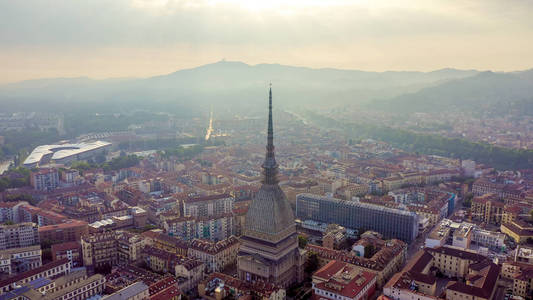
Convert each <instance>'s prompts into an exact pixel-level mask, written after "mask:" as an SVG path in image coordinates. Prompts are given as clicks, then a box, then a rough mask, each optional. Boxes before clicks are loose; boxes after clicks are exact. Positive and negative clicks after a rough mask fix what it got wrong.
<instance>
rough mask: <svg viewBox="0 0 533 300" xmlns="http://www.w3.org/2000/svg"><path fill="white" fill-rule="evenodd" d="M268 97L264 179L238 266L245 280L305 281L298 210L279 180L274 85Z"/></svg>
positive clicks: (249, 218) (248, 219) (248, 220)
mask: <svg viewBox="0 0 533 300" xmlns="http://www.w3.org/2000/svg"><path fill="white" fill-rule="evenodd" d="M268 98H269V99H268V130H267V145H266V155H265V161H264V162H263V165H262V168H263V180H262V185H261V188H260V189H259V191H258V192H257V194H256V196H255V197H254V199H253V200H252V204H251V205H250V208H249V209H248V213H247V214H246V218H245V224H244V229H243V235H242V237H241V246H240V249H239V256H238V257H237V267H238V272H239V277H240V278H241V279H242V280H245V281H265V282H270V283H273V284H276V285H280V286H283V287H287V286H289V285H290V284H292V283H295V282H300V281H302V279H303V270H302V269H303V263H304V258H303V256H302V255H301V254H300V250H299V249H298V237H297V234H296V225H295V222H294V214H293V212H292V209H291V207H290V205H289V202H288V201H287V197H286V196H285V193H283V191H282V190H281V188H280V186H279V184H278V178H277V174H278V164H277V163H276V158H275V155H274V129H273V124H272V87H270V90H269V97H268Z"/></svg>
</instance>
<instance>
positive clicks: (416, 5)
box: [0, 0, 533, 80]
mask: <svg viewBox="0 0 533 300" xmlns="http://www.w3.org/2000/svg"><path fill="white" fill-rule="evenodd" d="M532 13H533V8H531V7H530V4H529V2H528V1H522V0H509V1H498V0H440V1H426V0H410V1H407V0H397V1H392V0H350V1H348V0H328V1H323V0H322V1H318V0H291V1H282V0H270V1H257V0H107V1H106V0H91V1H72V0H27V1H2V0H0V64H4V65H7V64H8V63H9V66H10V67H12V68H13V67H16V66H17V64H18V65H19V66H20V68H19V69H25V68H31V63H35V60H37V59H40V64H42V65H43V68H44V66H46V65H48V66H49V67H50V68H55V69H57V68H58V66H65V67H67V65H68V64H70V63H74V62H75V61H76V60H78V61H79V60H80V59H88V58H87V55H90V54H91V53H94V54H96V53H98V54H99V55H102V56H101V57H100V58H98V59H97V58H90V59H91V61H94V62H95V63H96V61H98V63H99V64H102V63H103V61H106V60H107V64H108V65H109V66H110V67H109V68H112V67H113V66H116V67H117V68H122V70H123V72H126V70H127V69H128V68H126V67H125V65H127V64H128V63H127V62H126V60H125V59H128V58H129V59H131V60H130V64H141V65H142V64H143V63H144V62H141V61H139V59H140V58H143V59H150V57H151V56H150V54H149V53H158V55H159V56H160V57H161V58H166V60H167V62H164V63H168V60H169V57H172V55H173V53H175V55H176V56H177V57H180V58H183V59H184V62H183V63H181V64H179V63H177V64H176V62H175V61H172V62H173V63H174V64H172V65H170V66H169V68H170V67H172V68H176V67H180V66H190V64H191V63H192V62H195V63H199V62H207V61H214V60H217V59H220V58H222V57H228V58H229V57H232V58H234V59H238V60H240V59H246V58H248V59H250V61H248V62H251V63H261V62H280V63H286V64H300V65H308V66H330V67H346V68H366V69H370V70H372V69H374V70H383V69H393V68H401V69H427V68H432V67H435V68H439V67H448V66H449V67H473V68H476V67H477V68H499V69H511V68H516V67H517V66H518V65H519V63H520V62H519V61H518V59H517V58H516V56H518V55H521V59H522V63H523V64H525V65H524V67H530V66H531V65H532V64H533V54H527V53H528V52H532V53H533V15H532ZM117 49H120V50H117ZM37 50H38V51H37ZM121 51H122V54H115V53H120V52H121ZM310 51H312V52H310ZM524 53H526V54H525V55H524ZM117 55H119V56H121V57H116V56H117ZM495 55H500V57H495ZM501 55H505V57H501ZM32 56H35V60H34V59H33V58H32ZM65 56H66V57H67V58H68V57H72V59H71V60H72V62H66V60H65V59H66V58H64V57H65ZM304 58H305V59H304ZM151 59H153V60H157V59H158V58H157V56H155V57H152V58H151ZM8 60H9V61H8ZM13 60H15V61H13ZM43 60H44V61H43ZM469 60H470V61H471V62H472V63H470V62H469ZM474 61H475V64H474V63H473V62H474ZM119 62H120V63H119ZM157 64H158V62H156V61H154V62H151V63H144V65H145V66H146V68H149V65H154V66H155V65H157ZM90 67H91V68H92V67H93V65H91V66H90ZM99 67H100V68H104V66H101V65H100V66H99ZM69 68H75V66H74V65H73V66H71V67H69ZM94 68H96V66H94ZM109 68H105V69H109ZM162 68H163V67H162V66H159V65H158V66H157V68H155V69H152V71H149V70H148V69H147V71H146V72H141V73H142V74H141V75H146V74H152V73H153V72H154V71H153V70H156V69H157V70H161V69H162ZM84 70H87V69H86V68H85V69H79V70H78V71H77V72H78V73H79V74H80V75H86V74H83V71H84ZM128 70H130V71H131V70H133V69H131V68H129V69H128ZM135 70H136V71H137V69H135ZM16 71H17V72H21V71H20V70H16ZM117 71H120V70H117ZM169 71H170V70H169ZM57 72H60V71H59V70H58V71H57ZM71 72H74V73H76V71H75V70H74V69H72V70H71ZM67 73H69V74H70V71H69V72H67ZM114 74H115V73H113V74H112V75H114ZM120 74H124V76H126V75H128V74H125V73H120ZM129 75H139V74H129ZM21 76H22V75H21ZM102 76H105V75H103V74H102ZM0 80H2V79H0Z"/></svg>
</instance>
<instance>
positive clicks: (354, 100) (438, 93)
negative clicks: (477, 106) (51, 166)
mask: <svg viewBox="0 0 533 300" xmlns="http://www.w3.org/2000/svg"><path fill="white" fill-rule="evenodd" d="M269 82H272V84H273V89H274V95H275V99H276V105H279V106H280V107H287V108H291V107H298V106H301V105H309V107H331V106H335V105H346V104H361V103H370V104H369V105H371V106H372V107H373V108H377V109H384V110H390V109H402V110H408V109H411V108H412V107H415V108H416V109H417V110H434V109H438V108H439V109H440V108H443V107H447V106H449V105H453V106H457V107H458V106H461V105H462V103H463V102H476V103H477V102H479V101H483V99H487V100H490V101H491V102H493V101H500V100H505V99H515V100H517V99H520V100H521V99H524V98H527V95H529V96H531V95H532V94H533V93H532V92H533V84H532V82H533V71H525V72H514V73H492V72H479V71H475V70H456V69H442V70H437V71H433V72H408V71H407V72H366V71H358V70H339V69H311V68H305V67H293V66H284V65H278V64H259V65H248V64H245V63H242V62H230V61H220V62H217V63H213V64H208V65H204V66H200V67H197V68H192V69H186V70H180V71H177V72H174V73H171V74H167V75H161V76H155V77H150V78H123V79H109V80H93V79H89V78H84V77H82V78H57V79H39V80H28V81H23V82H19V83H14V84H8V85H3V86H0V103H1V104H2V107H3V109H2V110H3V111H6V112H7V111H35V110H51V111H64V112H68V111H94V112H102V111H108V112H124V111H130V110H132V109H143V110H151V111H169V112H174V113H178V114H179V113H183V114H193V115H194V114H205V112H206V111H208V110H209V106H211V105H212V106H213V107H215V109H217V110H219V111H224V110H227V111H229V110H232V111H242V112H255V111H262V110H263V109H264V106H263V104H264V101H265V99H266V96H267V92H266V89H267V87H268V83H269Z"/></svg>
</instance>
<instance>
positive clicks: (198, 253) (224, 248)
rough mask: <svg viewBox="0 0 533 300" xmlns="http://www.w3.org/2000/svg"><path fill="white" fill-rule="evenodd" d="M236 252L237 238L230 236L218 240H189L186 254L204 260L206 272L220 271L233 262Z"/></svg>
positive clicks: (237, 246)
mask: <svg viewBox="0 0 533 300" xmlns="http://www.w3.org/2000/svg"><path fill="white" fill-rule="evenodd" d="M238 252H239V240H238V239H237V238H236V237H234V236H230V237H229V238H227V239H225V240H222V241H218V242H213V241H207V240H200V239H195V240H193V241H192V242H191V245H190V247H189V251H188V256H189V257H194V258H197V259H198V260H200V261H202V262H204V263H205V265H206V269H207V272H209V273H211V272H220V271H222V270H223V269H224V268H225V267H226V266H228V265H231V264H234V263H235V262H236V260H237V253H238Z"/></svg>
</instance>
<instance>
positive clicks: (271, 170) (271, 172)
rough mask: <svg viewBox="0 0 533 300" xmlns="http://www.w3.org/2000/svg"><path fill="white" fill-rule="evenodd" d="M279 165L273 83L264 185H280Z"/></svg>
mask: <svg viewBox="0 0 533 300" xmlns="http://www.w3.org/2000/svg"><path fill="white" fill-rule="evenodd" d="M277 174H278V164H277V163H276V158H275V157H274V127H273V125H272V83H271V84H270V89H269V92H268V130H267V146H266V155H265V162H264V163H263V175H264V178H263V183H264V184H277V183H278V178H277Z"/></svg>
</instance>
